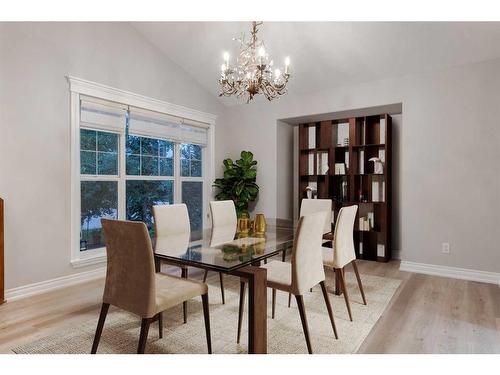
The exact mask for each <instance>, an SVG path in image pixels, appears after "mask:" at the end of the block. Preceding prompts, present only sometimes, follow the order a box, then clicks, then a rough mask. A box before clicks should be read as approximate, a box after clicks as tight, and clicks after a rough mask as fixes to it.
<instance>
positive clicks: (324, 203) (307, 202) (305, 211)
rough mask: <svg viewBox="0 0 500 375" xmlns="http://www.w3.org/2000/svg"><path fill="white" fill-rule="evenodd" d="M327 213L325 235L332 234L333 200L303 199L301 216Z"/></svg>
mask: <svg viewBox="0 0 500 375" xmlns="http://www.w3.org/2000/svg"><path fill="white" fill-rule="evenodd" d="M316 212H325V213H326V217H325V222H324V227H323V235H325V234H328V233H331V232H332V200H331V199H302V202H301V204H300V216H305V215H309V214H313V213H316Z"/></svg>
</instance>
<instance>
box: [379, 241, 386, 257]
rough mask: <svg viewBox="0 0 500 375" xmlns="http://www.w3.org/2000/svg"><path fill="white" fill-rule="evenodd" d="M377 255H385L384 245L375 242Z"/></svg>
mask: <svg viewBox="0 0 500 375" xmlns="http://www.w3.org/2000/svg"><path fill="white" fill-rule="evenodd" d="M377 256H378V257H384V256H385V246H384V245H382V244H377Z"/></svg>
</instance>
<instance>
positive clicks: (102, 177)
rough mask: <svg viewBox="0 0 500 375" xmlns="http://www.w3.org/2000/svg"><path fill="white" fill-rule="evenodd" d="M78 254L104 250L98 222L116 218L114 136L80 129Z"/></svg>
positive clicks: (116, 140)
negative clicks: (97, 249) (103, 219)
mask: <svg viewBox="0 0 500 375" xmlns="http://www.w3.org/2000/svg"><path fill="white" fill-rule="evenodd" d="M80 174H81V185H80V191H81V203H80V205H81V209H80V213H81V214H80V220H81V232H80V233H81V234H80V235H81V238H80V250H81V251H86V250H91V249H96V248H100V247H102V246H104V238H103V234H102V227H101V219H102V218H111V219H116V218H117V217H118V135H117V134H114V133H108V132H101V131H96V130H90V129H80Z"/></svg>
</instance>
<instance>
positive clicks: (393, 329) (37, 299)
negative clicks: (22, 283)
mask: <svg viewBox="0 0 500 375" xmlns="http://www.w3.org/2000/svg"><path fill="white" fill-rule="evenodd" d="M358 264H359V268H360V272H361V275H363V274H370V275H375V276H386V277H391V278H397V279H401V280H403V283H402V285H401V286H400V288H399V289H398V291H397V292H396V294H395V296H394V297H393V299H392V301H391V303H390V304H389V306H388V307H387V309H386V311H385V312H384V314H383V315H382V317H381V318H380V320H379V321H378V322H377V324H376V325H375V327H374V328H373V330H372V331H371V332H370V334H369V335H368V337H367V338H366V340H365V342H364V343H363V344H362V346H361V347H360V349H359V351H358V352H359V353H500V288H499V287H498V286H496V285H492V284H483V283H477V282H472V281H463V280H455V279H448V278H442V277H436V276H427V275H420V274H413V273H408V272H402V271H399V262H397V261H393V262H390V263H387V264H384V263H376V262H363V261H359V263H358ZM176 270H178V269H173V268H171V269H167V270H166V271H167V272H176ZM164 271H165V269H164ZM209 275H210V276H209V277H214V278H217V277H218V275H217V273H215V272H212V273H209ZM190 277H193V278H200V279H201V278H202V272H201V271H198V270H193V271H192V272H191V275H190ZM103 285H104V280H96V281H91V282H87V283H83V284H79V285H75V286H71V287H68V288H65V289H61V290H57V291H53V292H50V293H45V294H41V295H37V296H33V297H29V298H26V299H21V300H18V301H13V302H8V303H6V304H4V305H2V306H0V353H11V350H10V349H11V348H13V347H15V346H18V345H21V344H23V343H27V342H30V341H33V340H35V339H36V338H39V337H43V336H46V335H49V334H51V333H53V332H56V331H58V330H59V329H61V328H64V327H67V326H70V325H72V324H79V323H81V322H85V321H87V320H90V319H93V318H96V317H97V316H98V314H99V308H100V300H101V297H102V289H103ZM353 324H356V322H355V321H354V322H353Z"/></svg>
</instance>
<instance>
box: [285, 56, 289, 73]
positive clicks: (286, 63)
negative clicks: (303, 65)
mask: <svg viewBox="0 0 500 375" xmlns="http://www.w3.org/2000/svg"><path fill="white" fill-rule="evenodd" d="M289 67H290V57H288V56H287V57H285V74H288V69H289Z"/></svg>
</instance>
